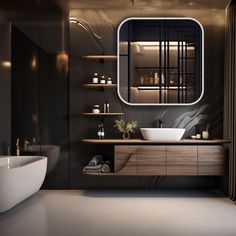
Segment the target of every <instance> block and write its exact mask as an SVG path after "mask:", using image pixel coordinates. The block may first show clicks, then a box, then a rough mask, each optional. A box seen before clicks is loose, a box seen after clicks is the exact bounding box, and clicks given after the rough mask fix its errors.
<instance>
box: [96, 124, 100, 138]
mask: <svg viewBox="0 0 236 236" xmlns="http://www.w3.org/2000/svg"><path fill="white" fill-rule="evenodd" d="M97 136H98V138H99V139H101V126H100V125H99V126H98V132H97Z"/></svg>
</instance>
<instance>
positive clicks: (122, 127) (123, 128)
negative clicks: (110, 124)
mask: <svg viewBox="0 0 236 236" xmlns="http://www.w3.org/2000/svg"><path fill="white" fill-rule="evenodd" d="M114 127H115V128H116V129H117V130H118V132H119V133H122V137H123V139H129V138H130V133H135V131H134V129H135V128H137V127H138V122H137V121H134V120H131V121H125V120H124V119H122V118H120V119H117V120H115V125H114Z"/></svg>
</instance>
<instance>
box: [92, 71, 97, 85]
mask: <svg viewBox="0 0 236 236" xmlns="http://www.w3.org/2000/svg"><path fill="white" fill-rule="evenodd" d="M92 82H93V84H98V73H94V77H93V79H92Z"/></svg>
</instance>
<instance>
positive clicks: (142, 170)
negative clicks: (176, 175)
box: [136, 146, 166, 176]
mask: <svg viewBox="0 0 236 236" xmlns="http://www.w3.org/2000/svg"><path fill="white" fill-rule="evenodd" d="M136 165H137V167H136V168H137V175H152V176H155V175H166V147H165V146H138V147H137V149H136Z"/></svg>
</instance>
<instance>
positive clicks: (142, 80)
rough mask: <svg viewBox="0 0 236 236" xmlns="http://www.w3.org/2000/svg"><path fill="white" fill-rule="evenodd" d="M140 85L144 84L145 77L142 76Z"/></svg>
mask: <svg viewBox="0 0 236 236" xmlns="http://www.w3.org/2000/svg"><path fill="white" fill-rule="evenodd" d="M140 84H144V77H143V75H141V78H140Z"/></svg>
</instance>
